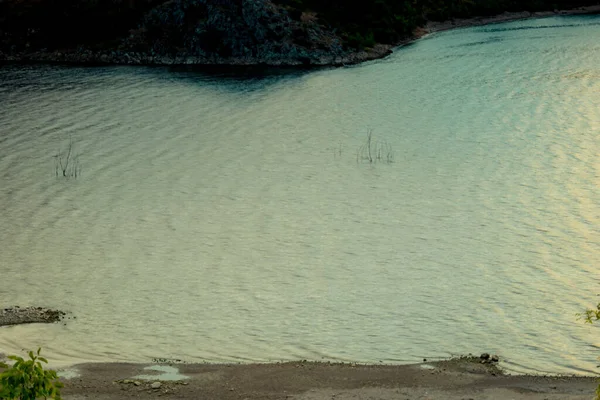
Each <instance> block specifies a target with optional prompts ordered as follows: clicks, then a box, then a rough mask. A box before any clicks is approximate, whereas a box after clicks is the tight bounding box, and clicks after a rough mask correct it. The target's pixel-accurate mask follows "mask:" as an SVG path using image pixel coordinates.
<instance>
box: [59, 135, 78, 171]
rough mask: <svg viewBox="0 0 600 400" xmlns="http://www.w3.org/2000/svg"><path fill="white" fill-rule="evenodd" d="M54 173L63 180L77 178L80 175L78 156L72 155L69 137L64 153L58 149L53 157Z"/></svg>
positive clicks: (71, 141) (71, 138)
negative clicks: (63, 178)
mask: <svg viewBox="0 0 600 400" xmlns="http://www.w3.org/2000/svg"><path fill="white" fill-rule="evenodd" d="M54 173H55V175H56V176H57V177H58V176H63V177H65V178H78V177H79V176H80V175H81V166H80V164H79V156H76V155H74V146H73V137H72V136H69V145H68V146H67V149H66V153H65V151H63V150H62V149H59V150H58V152H57V153H56V155H55V156H54Z"/></svg>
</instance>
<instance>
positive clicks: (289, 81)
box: [0, 16, 600, 373]
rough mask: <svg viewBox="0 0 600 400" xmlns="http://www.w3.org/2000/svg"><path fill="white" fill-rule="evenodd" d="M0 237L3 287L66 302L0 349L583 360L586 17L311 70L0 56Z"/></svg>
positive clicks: (589, 294) (592, 233) (588, 345)
mask: <svg viewBox="0 0 600 400" xmlns="http://www.w3.org/2000/svg"><path fill="white" fill-rule="evenodd" d="M369 131H371V132H372V144H371V146H372V147H371V150H372V154H371V156H372V157H373V158H374V159H373V163H370V162H368V161H367V160H366V159H365V157H367V152H365V150H366V149H365V147H363V146H364V144H365V143H366V140H367V134H368V132H369ZM70 141H71V142H72V145H73V148H72V153H71V157H70V160H71V161H70V162H71V164H69V165H67V167H66V168H65V172H66V174H67V175H69V174H70V173H71V172H74V171H73V170H72V169H71V166H73V165H74V164H73V162H75V160H76V161H77V162H78V169H77V171H78V174H79V176H78V177H77V178H76V179H75V178H70V179H68V178H65V177H63V176H58V177H57V176H56V172H57V168H56V162H57V160H58V159H59V158H62V159H63V162H64V163H66V156H67V148H68V144H69V142H70ZM379 150H381V152H379ZM59 153H60V154H59ZM57 155H58V156H59V157H56V156H57ZM378 155H381V158H380V159H378ZM391 158H393V160H391ZM388 161H393V162H388ZM63 166H64V165H63ZM59 172H60V171H59ZM59 175H60V174H59ZM0 246H1V247H0V273H1V275H0V280H1V284H0V306H10V305H21V306H26V305H36V306H37V305H41V306H50V307H56V308H59V309H62V310H67V311H70V312H71V313H72V315H73V316H75V317H76V319H71V320H67V321H65V322H66V325H64V324H54V325H29V326H18V327H9V328H3V329H0V352H5V353H14V352H20V351H21V349H23V348H25V349H30V348H37V346H42V347H43V348H44V352H45V353H46V355H47V356H48V357H49V358H50V359H52V360H53V361H55V362H56V363H57V364H61V363H62V364H69V363H76V362H82V361H145V362H149V361H151V360H152V359H153V358H169V359H182V360H184V361H188V362H202V361H209V362H266V361H280V360H295V359H309V360H338V361H340V360H341V361H359V362H369V363H371V362H372V363H379V362H384V363H408V362H416V361H420V360H421V359H422V358H424V357H426V358H435V357H447V356H450V355H452V354H464V353H469V352H473V353H479V352H484V351H486V352H491V353H498V354H500V356H501V357H502V358H503V359H504V360H505V361H504V362H503V366H504V367H506V368H508V369H509V370H510V371H513V372H530V373H537V372H550V373H590V372H595V371H596V368H595V366H596V364H597V362H596V356H597V355H599V353H600V351H599V350H600V335H599V333H600V331H599V330H598V329H600V328H597V327H593V326H589V325H584V324H583V323H582V322H581V321H578V320H577V319H576V316H575V314H576V313H577V312H581V311H583V310H584V309H585V308H586V306H591V305H593V304H594V302H595V301H597V300H598V298H597V297H596V293H598V292H600V287H599V286H598V284H599V283H600V275H599V274H598V268H599V267H600V17H598V16H583V17H553V18H546V19H538V20H527V21H519V22H512V23H506V24H501V25H490V26H484V27H476V28H469V29H460V30H455V31H449V32H444V33H439V34H435V35H432V36H429V37H428V38H425V39H423V40H420V41H418V42H416V43H414V44H412V45H410V46H407V47H404V48H402V49H399V50H398V51H396V52H395V53H394V54H393V55H392V56H391V57H389V58H386V59H384V60H379V61H375V62H370V63H366V64H363V65H360V66H355V67H350V68H341V69H327V70H316V71H311V72H298V71H297V72H290V71H288V72H281V71H247V72H245V73H243V74H242V73H214V72H213V73H209V72H206V71H204V72H199V71H193V70H188V69H177V68H167V67H165V68H146V67H98V68H77V67H60V66H14V65H13V66H4V67H1V68H0Z"/></svg>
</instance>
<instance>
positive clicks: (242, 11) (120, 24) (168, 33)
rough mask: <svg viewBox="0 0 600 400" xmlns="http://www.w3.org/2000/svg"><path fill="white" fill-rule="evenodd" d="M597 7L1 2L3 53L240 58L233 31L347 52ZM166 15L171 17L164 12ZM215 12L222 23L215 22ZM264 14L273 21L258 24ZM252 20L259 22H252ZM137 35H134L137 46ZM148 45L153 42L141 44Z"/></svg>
mask: <svg viewBox="0 0 600 400" xmlns="http://www.w3.org/2000/svg"><path fill="white" fill-rule="evenodd" d="M592 4H598V1H597V0H596V1H591V0H368V1H362V2H352V1H347V0H111V1H97V0H78V1H72V0H0V51H2V52H5V53H16V52H23V51H25V52H27V51H29V52H31V51H34V50H42V51H53V50H61V49H74V48H78V47H85V48H88V49H119V48H121V49H123V48H124V47H123V46H128V45H131V46H133V45H135V46H138V47H139V46H140V45H141V46H142V47H144V45H145V46H146V47H147V48H148V49H153V48H154V47H156V46H154V45H155V43H154V42H160V43H161V45H162V46H163V47H164V46H165V45H166V46H169V45H170V43H173V46H179V48H180V49H183V50H186V51H189V49H190V46H195V48H201V49H202V51H208V52H211V51H217V52H224V53H226V54H235V49H236V46H237V43H233V42H232V43H230V44H228V45H226V46H223V40H225V38H224V37H223V33H224V32H225V33H226V32H228V30H231V29H232V28H234V29H238V28H239V29H242V30H244V29H245V31H244V32H243V34H244V35H248V34H249V33H251V34H257V33H258V34H261V35H262V33H261V32H263V31H264V32H263V33H265V36H264V37H256V38H255V42H256V43H252V40H249V39H247V38H243V37H242V36H243V35H242V34H240V35H238V36H237V37H238V38H240V40H242V39H243V40H244V41H245V42H244V46H245V48H247V49H250V50H249V51H250V53H252V52H253V51H255V50H254V48H253V47H252V46H257V45H259V44H261V43H265V40H266V41H269V40H271V41H272V42H273V43H274V42H275V41H277V40H279V41H280V42H281V41H284V42H285V43H289V41H290V40H292V41H293V43H300V44H302V43H303V42H302V41H303V40H304V41H305V42H306V43H308V44H307V45H306V46H309V45H310V44H311V43H312V42H311V38H310V35H311V34H313V35H315V32H317V31H318V32H317V33H316V36H317V37H318V40H316V43H317V44H318V45H321V46H322V47H324V48H325V50H327V46H326V45H323V43H324V42H327V41H328V40H330V39H331V38H332V36H331V35H335V38H338V39H340V40H341V43H342V45H343V46H344V48H345V49H358V48H364V47H371V46H373V45H374V44H375V43H385V44H394V43H397V42H398V41H399V40H400V39H402V38H405V37H407V36H410V35H411V33H412V32H413V30H414V29H415V28H416V27H418V26H419V25H422V24H423V23H424V22H426V21H427V20H447V19H452V18H465V17H472V16H488V15H492V14H498V13H502V12H504V11H540V10H553V9H557V8H561V9H566V8H575V7H579V6H584V5H592ZM252 8H254V9H257V10H260V12H251V13H248V12H247V10H248V9H252ZM211 10H212V11H211ZM265 10H266V11H265ZM167 12H171V14H165V13H167ZM214 15H217V16H218V18H217V19H214V18H212V17H213V16H214ZM261 15H267V17H268V18H265V19H264V20H261V19H260V18H262V17H261ZM224 16H225V17H224ZM229 17H231V18H229ZM254 17H256V18H258V19H257V20H251V19H252V18H254ZM211 18H212V19H211ZM276 18H279V19H280V20H279V22H278V23H279V25H280V26H276V25H277V24H278V23H276V22H274V19H276ZM232 21H233V22H234V23H232ZM219 23H223V26H220V25H218V24H219ZM228 24H229V25H228ZM246 25H247V26H249V27H250V28H247V27H246ZM260 27H264V28H265V29H262V28H260ZM282 29H283V31H282ZM286 29H287V30H289V32H288V31H286ZM140 32H141V33H140ZM132 35H133V36H135V37H134V38H133V39H135V40H133V41H132V40H131V38H132ZM259 36H260V35H259ZM228 38H229V39H231V37H228ZM290 38H291V39H290ZM222 39H223V40H222ZM234 39H235V40H237V39H236V38H234ZM136 40H137V42H136ZM149 40H151V41H154V42H153V43H140V41H142V42H143V41H149ZM235 40H234V41H235ZM331 40H333V39H331ZM336 40H337V39H336ZM313 42H314V41H313ZM248 46H250V47H248ZM238 47H239V46H238ZM155 50H156V49H155ZM244 51H246V52H248V51H247V50H244Z"/></svg>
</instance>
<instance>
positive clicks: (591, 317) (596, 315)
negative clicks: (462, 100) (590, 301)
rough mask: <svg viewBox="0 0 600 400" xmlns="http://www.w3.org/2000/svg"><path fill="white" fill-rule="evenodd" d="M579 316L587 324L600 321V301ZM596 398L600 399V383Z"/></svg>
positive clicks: (596, 399)
mask: <svg viewBox="0 0 600 400" xmlns="http://www.w3.org/2000/svg"><path fill="white" fill-rule="evenodd" d="M577 316H578V317H579V318H583V320H584V321H585V323H586V324H593V323H594V322H597V321H600V303H598V304H597V305H596V308H595V309H593V308H588V309H587V310H585V313H583V314H577ZM594 400H600V384H598V387H597V388H596V397H595V398H594Z"/></svg>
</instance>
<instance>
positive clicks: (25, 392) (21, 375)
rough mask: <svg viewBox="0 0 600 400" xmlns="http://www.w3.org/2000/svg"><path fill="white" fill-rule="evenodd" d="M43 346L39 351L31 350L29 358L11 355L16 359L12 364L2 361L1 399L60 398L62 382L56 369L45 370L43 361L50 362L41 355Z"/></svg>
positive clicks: (0, 364)
mask: <svg viewBox="0 0 600 400" xmlns="http://www.w3.org/2000/svg"><path fill="white" fill-rule="evenodd" d="M41 350H42V349H41V348H39V349H38V350H37V353H34V352H33V351H30V352H29V359H28V360H25V359H23V358H21V357H18V356H9V357H8V358H9V359H10V360H13V361H14V364H13V365H12V366H10V367H9V366H8V365H6V364H3V363H0V367H2V368H5V371H4V372H2V373H0V399H7V400H35V399H40V398H43V399H56V400H60V398H61V397H60V389H61V388H62V387H63V385H62V383H60V382H59V381H58V376H57V375H56V371H53V370H44V368H43V366H42V363H46V364H47V363H48V360H46V359H45V358H44V357H41V356H40V352H41Z"/></svg>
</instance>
